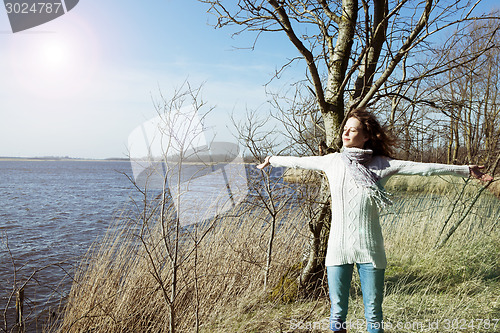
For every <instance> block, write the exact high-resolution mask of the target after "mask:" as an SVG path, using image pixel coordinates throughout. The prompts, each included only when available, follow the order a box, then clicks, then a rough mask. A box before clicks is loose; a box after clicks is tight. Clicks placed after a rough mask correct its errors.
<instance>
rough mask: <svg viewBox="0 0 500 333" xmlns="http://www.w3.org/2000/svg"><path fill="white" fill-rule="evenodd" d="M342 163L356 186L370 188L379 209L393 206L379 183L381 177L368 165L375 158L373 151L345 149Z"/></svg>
mask: <svg viewBox="0 0 500 333" xmlns="http://www.w3.org/2000/svg"><path fill="white" fill-rule="evenodd" d="M341 156H342V161H343V162H344V163H345V165H346V166H347V169H348V170H349V172H350V173H351V175H352V177H353V178H354V181H355V182H356V184H358V185H360V186H363V187H365V188H368V189H369V191H370V196H371V197H372V198H373V199H374V200H375V202H376V204H377V206H378V207H379V208H384V207H386V206H388V205H392V201H391V199H390V198H389V194H388V193H387V192H386V191H385V189H384V188H383V187H382V185H380V183H379V182H378V181H379V180H380V177H379V176H378V175H377V174H376V173H374V172H373V171H371V170H370V169H369V168H368V167H366V165H367V164H368V163H370V161H371V160H372V157H373V151H372V150H371V149H360V148H347V147H346V148H344V150H343V151H342V155H341Z"/></svg>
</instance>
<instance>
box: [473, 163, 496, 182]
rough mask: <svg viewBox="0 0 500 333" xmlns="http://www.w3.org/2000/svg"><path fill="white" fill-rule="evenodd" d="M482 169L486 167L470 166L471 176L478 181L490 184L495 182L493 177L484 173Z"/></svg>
mask: <svg viewBox="0 0 500 333" xmlns="http://www.w3.org/2000/svg"><path fill="white" fill-rule="evenodd" d="M481 169H484V166H483V165H481V166H479V165H469V170H470V175H471V176H472V177H474V178H476V179H479V180H481V181H483V182H489V181H492V180H493V177H491V176H490V175H488V174H486V173H482V172H481Z"/></svg>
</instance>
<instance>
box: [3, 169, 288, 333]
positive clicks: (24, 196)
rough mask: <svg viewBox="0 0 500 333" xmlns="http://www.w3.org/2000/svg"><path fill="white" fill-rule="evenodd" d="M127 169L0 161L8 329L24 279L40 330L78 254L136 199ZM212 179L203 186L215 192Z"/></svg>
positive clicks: (29, 309) (30, 313) (28, 309)
mask: <svg viewBox="0 0 500 333" xmlns="http://www.w3.org/2000/svg"><path fill="white" fill-rule="evenodd" d="M244 169H245V168H244ZM249 169H252V170H255V168H248V167H247V168H246V170H247V172H248V170H249ZM273 170H274V169H273ZM281 172H282V170H280V169H279V168H278V169H276V172H275V173H274V176H279V175H280V174H281ZM126 175H128V176H130V177H132V170H131V165H130V162H129V161H79V160H69V161H45V160H35V161H25V160H13V161H5V160H3V161H0V311H1V312H2V313H3V312H4V310H5V309H6V308H7V311H6V313H7V316H6V317H7V321H8V323H7V327H12V325H13V321H14V317H15V298H12V295H13V291H14V290H15V288H19V287H21V286H22V285H23V284H24V283H25V282H26V281H28V282H27V283H26V287H25V306H24V314H25V317H26V319H27V322H30V323H31V324H30V329H29V331H40V328H41V325H42V324H43V323H42V321H43V320H45V319H46V318H47V314H48V313H49V312H50V311H57V308H58V306H59V305H60V301H61V299H63V297H64V295H66V294H67V293H68V291H69V289H70V287H71V276H72V275H73V274H74V272H75V268H76V266H77V264H78V262H79V259H80V258H81V257H82V256H83V255H84V254H85V253H86V252H87V250H88V249H89V248H90V246H91V245H92V244H93V243H94V242H96V240H98V239H99V237H102V236H103V235H104V234H105V233H106V231H107V230H108V229H109V228H110V226H114V227H116V225H115V223H114V220H116V219H115V217H116V216H118V215H119V214H121V213H122V212H123V211H126V210H128V209H129V208H131V207H133V205H132V203H131V198H134V199H136V200H137V199H139V200H140V197H138V196H139V194H138V192H137V190H135V189H134V186H133V184H132V183H131V181H130V180H129V178H128V177H127V176H126ZM207 179H208V178H207ZM212 185H213V184H209V185H207V186H206V188H208V189H210V191H211V192H214V190H213V186H212ZM118 227H119V225H118ZM34 272H35V274H34V275H33V273H34ZM30 277H31V279H30ZM36 318H43V320H41V321H40V320H37V319H36ZM3 321H4V320H2V319H0V324H1V327H2V328H4V327H5V326H4V323H3Z"/></svg>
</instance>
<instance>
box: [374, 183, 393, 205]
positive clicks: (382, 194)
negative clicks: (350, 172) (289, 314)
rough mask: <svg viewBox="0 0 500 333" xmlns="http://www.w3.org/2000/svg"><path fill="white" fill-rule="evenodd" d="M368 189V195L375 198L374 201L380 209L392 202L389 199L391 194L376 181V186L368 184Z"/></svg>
mask: <svg viewBox="0 0 500 333" xmlns="http://www.w3.org/2000/svg"><path fill="white" fill-rule="evenodd" d="M369 189H370V196H371V197H372V199H373V200H375V203H376V204H377V207H378V208H379V209H380V210H382V209H384V208H386V207H387V206H391V205H392V204H393V202H392V199H391V197H392V195H391V194H390V193H389V192H387V191H386V190H385V189H384V188H383V187H382V186H381V185H380V184H378V183H377V186H370V187H369Z"/></svg>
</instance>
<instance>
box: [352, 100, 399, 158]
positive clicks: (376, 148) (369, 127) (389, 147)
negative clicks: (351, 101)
mask: <svg viewBox="0 0 500 333" xmlns="http://www.w3.org/2000/svg"><path fill="white" fill-rule="evenodd" d="M351 117H354V118H356V119H357V120H359V121H360V122H361V124H362V126H363V130H364V131H365V134H366V135H367V136H368V138H369V139H368V141H366V143H365V147H364V148H365V149H371V150H373V156H376V155H383V156H388V157H393V155H394V146H395V144H396V140H395V139H394V137H393V136H392V135H391V134H390V133H389V132H388V131H387V130H386V129H385V128H384V127H382V126H381V125H380V123H379V121H378V120H377V118H376V117H375V115H373V114H372V113H371V112H368V111H366V109H365V108H358V109H354V110H352V111H351V112H350V113H349V115H348V118H351Z"/></svg>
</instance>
